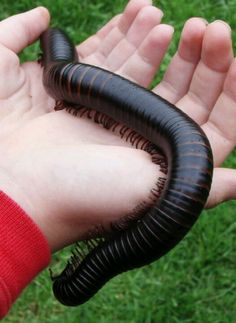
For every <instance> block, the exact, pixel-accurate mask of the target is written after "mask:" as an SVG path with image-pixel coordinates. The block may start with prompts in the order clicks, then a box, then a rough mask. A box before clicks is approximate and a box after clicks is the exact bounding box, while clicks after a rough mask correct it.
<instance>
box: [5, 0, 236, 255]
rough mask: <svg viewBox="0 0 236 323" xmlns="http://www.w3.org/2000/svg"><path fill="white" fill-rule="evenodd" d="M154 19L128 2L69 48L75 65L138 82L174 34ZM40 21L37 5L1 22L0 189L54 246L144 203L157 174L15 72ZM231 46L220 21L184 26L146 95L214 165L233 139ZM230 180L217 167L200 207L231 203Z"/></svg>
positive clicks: (28, 74)
mask: <svg viewBox="0 0 236 323" xmlns="http://www.w3.org/2000/svg"><path fill="white" fill-rule="evenodd" d="M161 17H162V13H161V11H160V10H158V9H156V8H155V7H153V6H151V5H150V2H149V1H146V0H142V1H136V0H133V1H131V2H130V3H129V4H128V6H127V7H126V10H125V11H124V13H123V14H122V15H119V16H117V17H115V18H114V19H113V20H112V21H110V22H109V23H108V24H107V25H106V26H105V27H104V28H103V29H102V30H100V31H99V32H98V33H97V34H96V35H95V36H92V37H91V38H89V39H88V40H87V41H85V42H84V43H83V44H81V45H80V46H78V52H79V56H80V58H81V61H83V62H86V63H90V64H95V65H99V66H102V67H104V68H107V69H109V70H112V71H113V72H116V73H119V74H121V75H123V76H125V77H127V78H129V79H131V80H133V81H135V82H137V83H139V84H141V85H143V86H147V85H148V84H149V83H150V82H151V80H152V78H153V76H154V74H155V72H156V70H157V69H158V67H159V65H160V62H161V60H162V58H163V56H164V54H165V52H166V50H167V47H168V45H169V43H170V40H171V36H172V33H173V29H172V28H171V27H170V26H167V25H162V24H160V20H161ZM48 21H49V17H48V13H47V11H46V10H45V9H43V8H39V9H35V10H34V11H31V12H28V13H25V14H22V15H18V16H15V17H12V18H9V19H7V20H5V21H3V22H1V28H0V44H1V46H0V51H1V55H2V56H1V57H2V62H1V64H0V70H1V74H0V75H2V77H1V79H0V95H1V109H0V124H1V127H0V151H1V156H4V158H2V160H1V161H0V170H1V171H0V187H1V188H2V190H4V191H5V192H6V193H8V194H9V195H10V196H11V197H12V198H13V199H15V200H16V201H17V202H18V203H19V204H20V205H21V206H22V207H23V208H24V209H25V210H26V212H27V213H28V214H29V215H30V216H31V217H32V218H33V219H34V221H35V222H36V223H37V224H38V225H39V226H40V228H41V229H42V231H43V232H44V234H45V236H46V237H47V239H48V241H49V244H50V246H51V248H52V250H57V249H59V248H61V247H63V246H64V245H67V244H69V243H71V242H73V241H75V240H77V239H81V238H83V237H84V235H85V234H86V233H87V232H88V231H89V230H91V229H92V228H94V227H95V226H97V225H98V224H100V225H102V226H103V227H106V226H107V225H108V224H109V223H110V222H111V221H113V220H115V219H117V218H119V217H120V216H122V215H123V214H128V213H130V212H132V210H133V209H134V208H135V207H136V206H137V205H138V204H139V203H140V202H142V201H148V195H149V191H150V189H151V188H152V187H153V186H154V183H155V182H156V179H157V176H158V174H160V171H159V167H158V166H157V165H154V164H153V163H151V159H150V156H149V155H148V154H146V153H145V152H143V151H140V150H135V149H133V148H132V147H131V146H130V145H129V144H128V143H126V142H124V141H122V140H121V139H120V138H119V137H118V136H116V135H114V133H111V132H108V131H106V130H104V129H102V128H101V127H99V126H98V125H97V124H94V123H92V122H91V121H90V120H88V119H86V118H75V117H73V116H72V115H70V114H68V113H67V112H65V111H57V112H55V111H53V108H54V105H55V103H54V101H53V100H52V99H51V98H49V97H48V96H47V94H46V93H45V90H44V89H43V87H42V70H41V68H40V66H39V65H38V64H37V63H25V64H23V65H22V66H20V64H19V60H18V57H17V53H18V52H19V51H21V50H22V49H23V48H24V47H26V46H27V45H28V44H30V43H32V42H33V41H35V40H36V39H37V38H38V37H39V35H40V34H41V32H43V31H44V30H45V29H46V28H47V25H48ZM16 24H17V27H18V28H16ZM29 27H30V28H29ZM14 30H17V34H16V33H15V32H14ZM29 31H30V32H29ZM16 40H17V41H16ZM218 46H220V50H219V49H218ZM231 47H232V46H231V39H230V33H229V31H228V27H227V26H225V25H223V23H220V22H218V23H217V22H215V23H213V24H210V25H209V26H206V24H205V23H204V22H203V21H202V20H201V19H192V20H190V21H188V23H187V24H186V26H185V29H184V31H183V35H182V38H181V42H180V46H179V50H178V53H177V54H176V55H175V57H174V58H173V61H172V62H171V64H170V66H169V69H168V71H167V73H166V75H165V77H164V79H163V81H162V82H161V83H160V84H159V85H158V86H157V87H156V88H155V89H154V91H155V92H156V93H158V94H160V95H162V96H163V97H165V98H166V99H167V100H169V101H171V102H173V103H175V104H176V105H177V106H178V107H179V108H180V109H182V110H184V111H185V112H187V113H188V114H189V115H190V116H191V117H193V118H194V119H195V120H196V121H197V122H199V123H200V124H201V125H202V126H203V129H204V130H205V132H206V133H207V135H208V137H209V139H210V141H211V144H212V147H213V152H214V156H215V161H216V166H219V164H220V163H221V162H222V161H223V160H224V159H225V158H226V156H227V155H228V154H229V152H230V151H231V150H232V148H233V146H234V140H235V139H236V134H234V133H233V131H232V128H231V123H232V119H233V113H234V106H235V103H234V97H233V81H234V80H233V78H234V70H235V69H236V67H234V65H233V63H232V62H233V54H232V48H231ZM231 64H232V66H231V68H230V69H229V67H230V65H231ZM3 76H4V77H3ZM206 84H207V85H206ZM204 88H206V91H204ZM222 101H223V102H222ZM222 106H224V110H223V112H222V111H221V107H222ZM233 176H234V171H232V170H223V169H218V168H216V171H215V174H214V181H213V189H212V192H211V196H210V199H209V205H211V206H213V205H216V204H217V203H219V202H221V201H222V200H225V199H228V198H234V196H233V195H232V193H231V192H232V190H229V188H228V186H229V183H232V182H233ZM219 181H221V183H220V184H221V185H219ZM222 183H223V185H224V186H225V189H224V190H223V189H222Z"/></svg>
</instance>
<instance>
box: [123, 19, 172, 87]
mask: <svg viewBox="0 0 236 323" xmlns="http://www.w3.org/2000/svg"><path fill="white" fill-rule="evenodd" d="M173 32H174V29H173V28H172V27H171V26H169V25H164V24H162V25H158V26H155V27H154V28H153V29H152V30H151V31H150V32H149V34H148V35H147V37H146V38H145V39H144V41H143V42H142V44H141V45H140V47H139V48H138V50H137V51H136V52H135V53H134V54H133V55H132V56H130V57H129V59H128V60H127V61H126V62H125V64H123V65H122V68H121V69H120V70H118V71H117V72H118V74H121V75H123V76H125V77H126V78H129V79H130V80H132V81H134V82H136V83H138V84H139V85H141V86H144V87H147V86H148V85H149V84H150V82H151V81H152V79H153V77H154V75H155V73H156V72H157V70H158V68H159V66H160V64H161V61H162V59H163V57H164V55H165V53H166V51H167V48H168V46H169V44H170V41H171V38H172V35H173Z"/></svg>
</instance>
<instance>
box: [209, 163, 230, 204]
mask: <svg viewBox="0 0 236 323" xmlns="http://www.w3.org/2000/svg"><path fill="white" fill-rule="evenodd" d="M233 199H236V170H234V169H228V168H215V169H214V174H213V181H212V187H211V191H210V195H209V198H208V201H207V204H206V208H213V207H215V206H216V205H218V204H220V203H223V202H225V201H228V200H233Z"/></svg>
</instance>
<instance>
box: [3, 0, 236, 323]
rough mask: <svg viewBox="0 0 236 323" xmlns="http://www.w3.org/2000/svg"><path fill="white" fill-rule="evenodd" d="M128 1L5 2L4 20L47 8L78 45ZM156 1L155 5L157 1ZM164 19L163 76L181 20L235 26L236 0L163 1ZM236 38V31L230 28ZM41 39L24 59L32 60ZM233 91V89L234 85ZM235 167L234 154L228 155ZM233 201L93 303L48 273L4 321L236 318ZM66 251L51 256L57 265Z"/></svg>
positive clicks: (132, 321)
mask: <svg viewBox="0 0 236 323" xmlns="http://www.w3.org/2000/svg"><path fill="white" fill-rule="evenodd" d="M126 3H127V1H125V0H100V1H97V0H92V1H84V0H58V1H50V0H41V1H33V0H18V1H13V0H0V19H3V18H6V17H8V16H10V15H12V14H15V13H19V12H22V11H25V10H27V9H31V8H33V7H34V6H37V5H44V6H46V7H48V9H49V10H50V12H51V16H52V24H53V25H57V26H61V27H62V28H65V29H66V30H67V31H68V32H69V33H70V35H71V36H72V37H73V39H74V41H76V42H77V43H79V42H81V41H82V40H84V39H86V37H88V36H89V35H91V34H92V33H94V32H95V31H96V30H97V29H98V28H99V27H101V26H102V25H103V24H104V23H105V22H106V21H108V20H109V19H110V18H111V17H112V16H113V15H114V14H116V13H118V12H120V11H122V9H123V8H124V6H125V4H126ZM155 4H157V2H155ZM158 6H159V7H160V8H161V9H162V10H164V12H165V18H164V22H166V23H169V24H172V25H173V26H174V27H175V31H176V32H175V37H174V41H173V43H172V45H171V47H170V51H169V53H168V54H167V55H166V58H165V60H164V63H163V65H162V67H161V70H160V72H159V74H158V79H160V77H161V75H163V72H164V70H165V68H166V66H167V64H168V62H169V60H170V58H171V55H173V53H174V52H175V50H176V48H177V44H178V40H179V37H180V32H181V29H182V27H183V24H184V22H185V21H186V20H187V19H188V18H189V17H192V16H202V17H204V18H206V19H207V20H208V21H213V20H215V19H223V20H226V21H228V22H229V23H230V25H231V27H232V29H233V31H234V30H235V25H236V0H228V1H227V0H204V1H200V0H191V1H183V0H160V1H158ZM233 39H234V43H235V34H234V33H233ZM37 54H38V44H36V45H33V46H30V48H28V49H27V50H26V51H25V52H24V54H23V55H22V59H23V60H25V59H35V58H36V56H37ZM235 90H236V89H235ZM226 165H227V166H228V167H235V166H236V153H235V152H233V153H232V154H231V156H230V158H229V159H228V160H227V162H226ZM235 211H236V203H235V202H228V203H225V204H222V205H220V206H219V207H217V208H215V209H213V210H210V211H208V212H204V213H203V214H202V216H201V218H200V220H199V221H198V223H197V224H196V225H195V227H194V228H193V230H192V231H191V232H190V233H189V234H188V236H187V237H186V238H185V239H184V240H183V241H182V242H181V243H180V244H179V245H178V246H177V247H176V248H175V249H174V250H173V251H171V252H170V253H169V254H168V255H166V256H165V257H164V258H162V259H161V260H160V261H158V262H155V263H153V264H152V265H150V266H147V267H145V268H142V269H139V270H135V271H133V272H129V273H126V274H123V275H120V276H119V277H116V278H115V279H113V280H112V281H111V282H109V283H108V284H107V285H106V286H105V287H104V288H103V289H102V290H101V291H100V292H99V293H98V294H97V295H96V296H95V297H94V298H93V299H92V300H91V301H90V302H88V303H87V304H84V305H82V306H80V307H78V308H67V307H64V306H62V305H60V304H59V303H58V302H57V301H56V300H55V299H54V298H53V296H52V292H51V283H50V279H49V274H48V272H47V271H45V272H44V273H42V274H41V275H40V276H39V277H38V278H37V279H36V280H35V281H34V282H33V283H32V284H31V285H30V286H29V287H28V288H27V289H26V290H25V291H24V293H23V294H22V296H21V297H20V298H19V299H18V300H17V302H16V303H15V305H14V306H13V308H12V310H11V312H10V314H9V315H8V317H7V318H5V319H4V322H12V323H13V322H17V323H18V322H26V323H28V322H33V323H36V322H40V323H41V322H69V323H75V322H83V323H84V322H86V323H94V322H101V323H108V322H112V321H113V322H118V323H119V322H130V323H139V322H140V323H141V322H142V323H144V322H145V323H151V322H168V323H169V322H170V323H171V322H204V323H205V322H214V323H216V322H236V221H235V220H236V216H235V213H236V212H235ZM67 255H68V252H63V253H62V254H57V255H55V257H54V263H55V266H56V267H57V265H61V264H62V263H63V259H64V261H66V257H67Z"/></svg>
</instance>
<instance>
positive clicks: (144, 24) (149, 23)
mask: <svg viewBox="0 0 236 323" xmlns="http://www.w3.org/2000/svg"><path fill="white" fill-rule="evenodd" d="M162 16H163V13H162V12H161V11H160V10H159V9H157V8H155V7H153V6H146V7H144V8H142V9H141V10H140V11H139V13H138V14H137V16H136V18H135V19H134V21H133V23H132V25H131V26H130V28H129V30H128V31H127V33H126V35H125V37H122V39H121V40H120V41H119V43H118V44H117V45H116V46H115V47H114V48H113V49H112V51H111V52H110V53H109V55H108V56H107V58H106V60H105V64H106V66H107V67H108V68H109V69H111V70H112V71H116V70H117V69H119V68H120V67H121V66H122V64H123V63H124V62H126V60H127V59H128V58H129V57H130V56H131V55H132V54H133V53H134V52H135V51H136V49H137V48H138V47H139V46H140V44H141V43H142V42H143V41H144V39H145V38H146V37H147V35H148V34H149V32H150V31H151V30H152V29H153V28H154V27H155V26H156V25H158V24H159V23H160V21H161V18H162Z"/></svg>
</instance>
